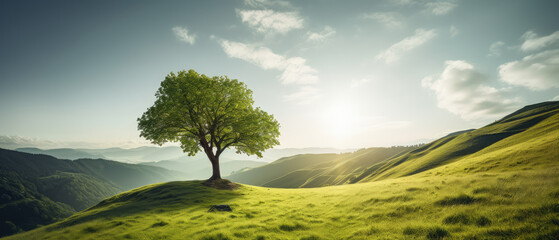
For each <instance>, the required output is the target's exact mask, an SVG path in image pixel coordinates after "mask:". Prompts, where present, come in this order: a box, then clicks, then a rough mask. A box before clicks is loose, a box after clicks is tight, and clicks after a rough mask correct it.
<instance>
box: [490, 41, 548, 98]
mask: <svg viewBox="0 0 559 240" xmlns="http://www.w3.org/2000/svg"><path fill="white" fill-rule="evenodd" d="M499 75H500V76H501V79H502V80H503V81H505V82H507V83H510V84H512V85H518V86H524V87H528V88H530V89H532V90H546V89H549V88H553V87H559V77H558V76H559V49H555V50H548V51H544V52H541V53H538V54H534V55H529V56H526V57H524V58H523V59H522V60H519V61H514V62H509V63H505V64H503V65H501V66H499Z"/></svg>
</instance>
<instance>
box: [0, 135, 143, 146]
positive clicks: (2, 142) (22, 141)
mask: <svg viewBox="0 0 559 240" xmlns="http://www.w3.org/2000/svg"><path fill="white" fill-rule="evenodd" d="M147 145H150V142H149V141H147V140H145V139H138V140H127V141H113V142H110V141H103V142H78V141H52V140H47V139H40V138H30V137H22V136H5V135H0V148H6V149H16V148H22V147H36V148H41V149H53V148H109V147H122V148H134V147H140V146H147Z"/></svg>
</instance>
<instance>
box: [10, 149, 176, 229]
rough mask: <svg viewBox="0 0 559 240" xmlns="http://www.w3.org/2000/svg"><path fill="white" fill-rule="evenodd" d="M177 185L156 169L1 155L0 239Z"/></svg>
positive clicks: (97, 161) (172, 176)
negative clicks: (135, 193) (146, 188)
mask: <svg viewBox="0 0 559 240" xmlns="http://www.w3.org/2000/svg"><path fill="white" fill-rule="evenodd" d="M177 179H181V175H180V174H178V173H176V172H172V171H169V170H166V169H162V168H158V167H151V166H142V165H134V164H125V163H119V162H114V161H108V160H102V159H78V160H75V161H70V160H61V159H57V158H54V157H52V156H48V155H41V154H28V153H22V152H17V151H11V150H5V149H0V236H3V235H7V234H12V233H15V232H19V231H22V230H29V229H32V228H35V227H37V226H38V225H45V224H49V223H52V222H54V221H56V220H59V219H61V218H63V217H67V216H69V215H71V214H72V213H74V212H76V211H81V210H83V209H85V208H88V207H90V206H93V205H94V204H96V203H98V202H99V201H101V200H102V199H104V198H106V197H109V196H112V195H114V194H117V193H120V192H122V191H126V190H130V189H132V188H136V187H140V186H143V185H146V184H151V183H157V182H166V181H170V180H177Z"/></svg>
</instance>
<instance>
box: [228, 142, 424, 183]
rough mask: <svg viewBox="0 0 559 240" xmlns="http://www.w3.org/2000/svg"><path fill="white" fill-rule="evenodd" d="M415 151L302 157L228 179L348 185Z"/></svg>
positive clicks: (393, 149)
mask: <svg viewBox="0 0 559 240" xmlns="http://www.w3.org/2000/svg"><path fill="white" fill-rule="evenodd" d="M413 149H415V147H391V148H368V149H361V150H358V151H355V152H353V153H344V154H301V155H295V156H291V157H286V158H282V159H279V160H277V161H275V162H273V163H270V164H267V165H264V166H261V167H257V168H252V169H249V170H246V171H243V172H240V173H235V174H232V175H230V176H227V178H228V179H231V180H232V181H236V182H240V183H244V184H251V185H257V186H265V187H281V188H297V187H321V186H328V185H340V184H345V183H350V182H351V181H353V180H354V179H355V178H356V177H357V176H359V175H360V174H361V173H362V171H363V170H365V169H367V168H369V167H371V166H374V165H376V164H378V163H379V162H383V161H385V160H387V159H389V158H391V157H395V156H398V155H401V154H404V153H406V152H409V151H411V150H413Z"/></svg>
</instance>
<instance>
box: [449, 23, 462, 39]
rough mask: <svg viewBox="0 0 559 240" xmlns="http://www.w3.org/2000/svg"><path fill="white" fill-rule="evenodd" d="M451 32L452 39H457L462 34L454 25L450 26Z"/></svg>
mask: <svg viewBox="0 0 559 240" xmlns="http://www.w3.org/2000/svg"><path fill="white" fill-rule="evenodd" d="M449 32H450V37H456V36H458V34H459V33H460V31H458V28H456V27H455V26H454V25H452V26H450V29H449Z"/></svg>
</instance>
